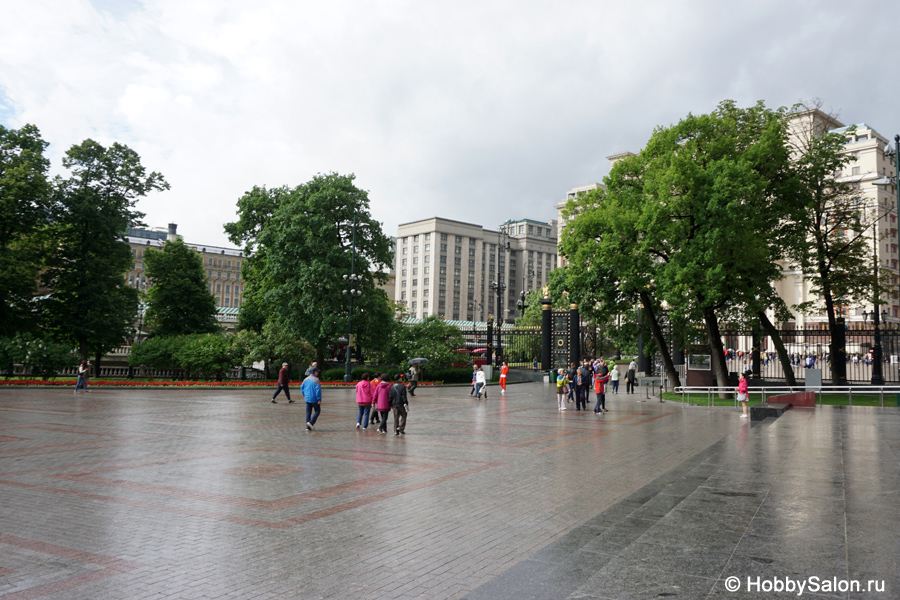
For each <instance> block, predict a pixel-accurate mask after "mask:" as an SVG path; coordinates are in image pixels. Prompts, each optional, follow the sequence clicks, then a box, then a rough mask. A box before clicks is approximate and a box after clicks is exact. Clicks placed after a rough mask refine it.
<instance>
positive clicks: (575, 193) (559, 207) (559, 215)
mask: <svg viewBox="0 0 900 600" xmlns="http://www.w3.org/2000/svg"><path fill="white" fill-rule="evenodd" d="M625 154H631V153H630V152H626V153H625ZM616 156H619V155H616ZM607 158H609V159H610V160H611V161H612V159H613V157H611V156H610V157H607ZM596 189H606V188H605V187H603V185H601V184H599V183H588V184H587V185H579V186H578V187H573V188H572V189H571V190H569V191H568V192H566V199H565V200H560V201H559V202H557V203H556V206H554V208H555V209H556V221H557V223H560V224H561V225H560V227H559V229H560V231H559V233H560V234H561V233H562V229H564V228H565V226H566V221H567V220H568V219H571V218H572V217H571V216H570V217H569V218H568V219H567V218H566V217H564V216H563V209H564V208H565V207H566V204H568V202H569V200H574V199H575V198H578V197H579V196H584V195H585V194H587V193H588V192H590V191H592V190H596ZM566 262H567V261H566V257H565V255H563V254H558V255H557V256H556V268H557V269H558V268H559V267H564V266H566Z"/></svg>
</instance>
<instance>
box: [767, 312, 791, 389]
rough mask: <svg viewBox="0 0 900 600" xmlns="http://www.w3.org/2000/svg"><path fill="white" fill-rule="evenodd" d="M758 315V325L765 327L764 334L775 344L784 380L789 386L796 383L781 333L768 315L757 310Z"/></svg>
mask: <svg viewBox="0 0 900 600" xmlns="http://www.w3.org/2000/svg"><path fill="white" fill-rule="evenodd" d="M758 316H759V323H760V325H762V328H763V329H765V331H766V334H768V335H769V337H771V338H772V343H773V344H775V352H776V353H777V354H778V361H779V362H780V363H781V370H782V371H784V380H785V381H786V382H787V384H788V385H790V386H795V385H797V379H796V378H795V377H794V367H793V365H791V358H790V357H789V356H788V353H787V349H786V348H785V347H784V342H783V341H782V340H781V335H780V334H779V333H778V330H777V329H775V326H774V325H773V324H772V321H770V320H769V317H767V316H766V313H765V312H764V311H759V313H758Z"/></svg>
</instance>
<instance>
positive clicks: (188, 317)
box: [144, 239, 219, 335]
mask: <svg viewBox="0 0 900 600" xmlns="http://www.w3.org/2000/svg"><path fill="white" fill-rule="evenodd" d="M144 262H145V264H146V266H147V276H148V277H149V278H150V279H151V280H152V282H153V285H152V286H151V287H150V289H149V290H148V291H147V298H148V301H149V305H150V306H149V308H148V309H147V323H148V324H149V325H150V332H151V333H152V334H153V335H186V334H191V333H214V332H216V331H218V330H219V326H218V324H217V323H216V300H215V298H214V297H213V295H212V294H211V293H210V292H209V289H208V288H207V283H206V271H205V270H204V269H203V258H202V257H201V256H200V255H199V254H197V253H196V252H194V251H193V250H191V249H190V248H188V247H187V246H185V245H184V242H183V241H182V240H180V239H176V240H174V241H168V242H166V243H165V245H164V246H163V247H162V249H161V250H154V249H152V248H148V249H147V251H146V252H145V253H144Z"/></svg>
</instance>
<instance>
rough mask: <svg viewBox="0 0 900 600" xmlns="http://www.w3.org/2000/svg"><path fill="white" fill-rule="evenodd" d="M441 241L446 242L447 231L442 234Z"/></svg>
mask: <svg viewBox="0 0 900 600" xmlns="http://www.w3.org/2000/svg"><path fill="white" fill-rule="evenodd" d="M441 241H442V242H446V241H447V234H446V233H442V234H441Z"/></svg>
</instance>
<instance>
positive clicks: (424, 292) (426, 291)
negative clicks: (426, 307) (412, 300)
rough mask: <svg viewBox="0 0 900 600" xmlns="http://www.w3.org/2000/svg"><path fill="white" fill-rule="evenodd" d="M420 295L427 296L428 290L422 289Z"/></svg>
mask: <svg viewBox="0 0 900 600" xmlns="http://www.w3.org/2000/svg"><path fill="white" fill-rule="evenodd" d="M422 295H423V296H425V297H426V298H427V297H428V290H424V291H423V292H422Z"/></svg>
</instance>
